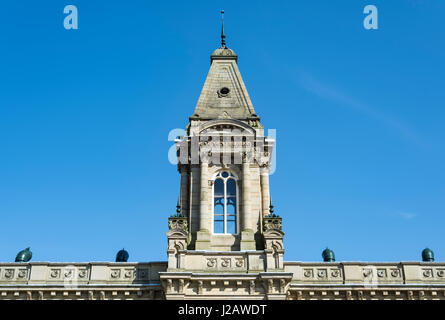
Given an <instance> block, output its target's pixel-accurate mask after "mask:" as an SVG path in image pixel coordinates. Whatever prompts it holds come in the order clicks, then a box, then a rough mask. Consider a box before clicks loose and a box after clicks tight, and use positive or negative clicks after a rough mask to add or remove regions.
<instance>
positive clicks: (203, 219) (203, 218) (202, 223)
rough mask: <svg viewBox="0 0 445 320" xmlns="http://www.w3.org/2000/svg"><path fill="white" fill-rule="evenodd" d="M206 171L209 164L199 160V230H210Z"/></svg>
mask: <svg viewBox="0 0 445 320" xmlns="http://www.w3.org/2000/svg"><path fill="white" fill-rule="evenodd" d="M208 171H209V164H208V163H206V162H201V199H200V200H201V202H200V206H199V230H200V231H202V230H207V231H210V226H209V224H210V216H209V201H208V199H209V194H208V180H209V179H208V177H207V176H208Z"/></svg>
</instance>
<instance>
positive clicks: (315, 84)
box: [298, 73, 424, 145]
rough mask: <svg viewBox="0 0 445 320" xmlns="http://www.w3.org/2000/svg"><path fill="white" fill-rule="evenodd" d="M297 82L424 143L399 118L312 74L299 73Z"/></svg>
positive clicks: (323, 96)
mask: <svg viewBox="0 0 445 320" xmlns="http://www.w3.org/2000/svg"><path fill="white" fill-rule="evenodd" d="M298 82H299V84H300V85H301V87H303V89H305V90H306V91H308V92H310V93H313V94H315V95H317V96H319V97H321V98H323V99H327V100H330V101H333V102H336V103H339V104H341V105H343V106H346V107H348V108H351V109H353V110H355V111H357V112H360V113H362V114H364V115H366V116H368V117H371V118H373V119H375V120H377V121H379V122H381V123H383V124H384V125H386V126H387V127H389V128H390V129H393V130H396V131H397V132H398V133H399V134H401V135H402V136H404V137H406V138H408V139H409V140H410V141H412V142H414V143H416V144H418V145H424V143H423V141H421V139H420V138H419V136H418V135H417V134H416V133H415V132H414V131H413V130H412V129H410V128H409V127H408V126H407V125H406V124H404V123H402V122H401V121H400V120H398V119H395V118H394V117H391V116H389V115H387V114H384V113H383V112H381V111H379V110H377V109H375V108H372V107H370V106H369V105H367V104H366V103H363V102H361V101H359V100H357V99H355V98H353V97H352V96H350V95H348V94H347V93H344V92H342V91H341V90H339V89H337V88H334V87H332V86H330V85H328V84H325V83H322V82H321V81H319V80H317V79H315V78H314V77H313V76H312V75H310V74H306V73H300V74H299V77H298Z"/></svg>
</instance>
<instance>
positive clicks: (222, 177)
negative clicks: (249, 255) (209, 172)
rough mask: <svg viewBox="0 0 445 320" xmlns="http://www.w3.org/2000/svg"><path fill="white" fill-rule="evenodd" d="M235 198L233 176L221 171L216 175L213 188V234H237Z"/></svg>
mask: <svg viewBox="0 0 445 320" xmlns="http://www.w3.org/2000/svg"><path fill="white" fill-rule="evenodd" d="M236 213H237V197H236V180H235V176H234V175H233V174H232V173H230V172H228V171H223V172H220V173H218V174H217V175H216V177H215V183H214V187H213V233H230V234H236V233H237V225H236V222H237V221H236V220H237V219H236Z"/></svg>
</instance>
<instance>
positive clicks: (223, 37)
mask: <svg viewBox="0 0 445 320" xmlns="http://www.w3.org/2000/svg"><path fill="white" fill-rule="evenodd" d="M221 21H222V24H221V26H222V27H221V49H226V48H227V46H226V35H225V34H224V10H221Z"/></svg>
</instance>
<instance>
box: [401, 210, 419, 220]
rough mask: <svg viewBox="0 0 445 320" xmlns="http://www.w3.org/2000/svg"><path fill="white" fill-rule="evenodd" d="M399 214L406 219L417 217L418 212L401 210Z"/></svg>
mask: <svg viewBox="0 0 445 320" xmlns="http://www.w3.org/2000/svg"><path fill="white" fill-rule="evenodd" d="M399 216H400V217H402V218H403V219H405V220H412V219H413V218H415V217H417V214H415V213H411V212H400V213H399Z"/></svg>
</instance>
